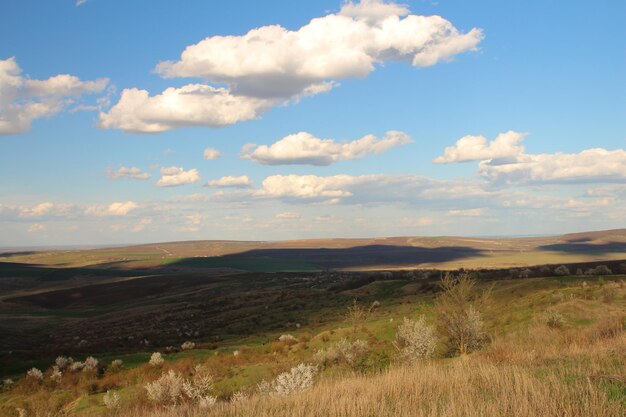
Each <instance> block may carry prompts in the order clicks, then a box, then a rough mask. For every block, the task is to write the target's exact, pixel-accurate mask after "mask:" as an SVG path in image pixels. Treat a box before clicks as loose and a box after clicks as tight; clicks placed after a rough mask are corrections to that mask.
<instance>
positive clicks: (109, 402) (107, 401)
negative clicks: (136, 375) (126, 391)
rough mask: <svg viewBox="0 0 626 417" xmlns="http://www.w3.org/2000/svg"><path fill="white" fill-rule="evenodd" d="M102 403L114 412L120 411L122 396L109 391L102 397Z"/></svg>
mask: <svg viewBox="0 0 626 417" xmlns="http://www.w3.org/2000/svg"><path fill="white" fill-rule="evenodd" d="M102 402H103V403H104V406H105V407H106V408H107V409H108V410H111V411H113V412H116V411H118V410H119V409H120V406H121V400H120V396H119V394H118V393H117V392H115V391H111V390H108V391H107V392H106V394H104V396H103V397H102Z"/></svg>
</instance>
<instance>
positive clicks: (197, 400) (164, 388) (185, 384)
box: [146, 366, 217, 408]
mask: <svg viewBox="0 0 626 417" xmlns="http://www.w3.org/2000/svg"><path fill="white" fill-rule="evenodd" d="M146 391H147V394H148V399H150V400H151V401H153V402H155V403H158V404H161V405H163V406H176V405H178V404H180V403H182V402H185V401H186V402H190V403H193V404H197V405H198V406H199V407H201V408H206V407H210V406H212V405H213V404H215V403H216V402H217V398H215V397H214V396H212V395H211V392H212V391H213V377H212V376H211V375H210V374H209V372H208V371H207V370H206V369H205V368H204V367H202V366H197V367H196V368H195V370H194V373H193V375H192V376H191V378H189V379H184V378H183V377H182V376H180V375H179V374H178V373H176V372H174V371H173V370H170V371H169V372H168V373H166V374H163V375H161V377H160V378H159V379H157V380H156V381H153V382H150V383H148V384H146Z"/></svg>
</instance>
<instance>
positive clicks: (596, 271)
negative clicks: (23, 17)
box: [591, 265, 613, 275]
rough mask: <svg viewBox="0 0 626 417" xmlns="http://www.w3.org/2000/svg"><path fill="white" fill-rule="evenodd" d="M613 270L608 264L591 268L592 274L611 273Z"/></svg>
mask: <svg viewBox="0 0 626 417" xmlns="http://www.w3.org/2000/svg"><path fill="white" fill-rule="evenodd" d="M612 273H613V272H612V271H611V269H609V267H608V266H606V265H598V266H596V267H595V268H594V269H592V270H591V274H592V275H611V274H612Z"/></svg>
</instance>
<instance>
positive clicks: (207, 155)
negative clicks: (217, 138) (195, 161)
mask: <svg viewBox="0 0 626 417" xmlns="http://www.w3.org/2000/svg"><path fill="white" fill-rule="evenodd" d="M220 156H222V154H221V153H220V151H218V150H217V149H214V148H206V149H205V150H204V159H206V160H207V161H212V160H214V159H217V158H219V157H220Z"/></svg>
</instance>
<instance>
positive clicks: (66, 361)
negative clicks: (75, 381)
mask: <svg viewBox="0 0 626 417" xmlns="http://www.w3.org/2000/svg"><path fill="white" fill-rule="evenodd" d="M54 363H55V365H56V366H57V367H58V368H59V369H60V370H61V371H63V370H65V369H67V368H69V367H70V366H71V365H72V363H74V359H72V358H68V357H66V356H57V358H56V359H55V361H54Z"/></svg>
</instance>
